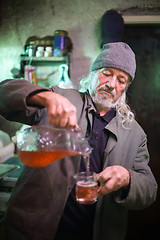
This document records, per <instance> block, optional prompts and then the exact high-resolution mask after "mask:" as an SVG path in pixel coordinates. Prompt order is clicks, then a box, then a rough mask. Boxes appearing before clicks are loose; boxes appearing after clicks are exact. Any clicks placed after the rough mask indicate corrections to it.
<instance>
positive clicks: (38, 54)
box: [36, 46, 44, 57]
mask: <svg viewBox="0 0 160 240" xmlns="http://www.w3.org/2000/svg"><path fill="white" fill-rule="evenodd" d="M43 56H44V47H43V46H39V47H37V51H36V57H43Z"/></svg>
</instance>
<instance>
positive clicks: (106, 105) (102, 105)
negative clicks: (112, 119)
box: [92, 95, 116, 110]
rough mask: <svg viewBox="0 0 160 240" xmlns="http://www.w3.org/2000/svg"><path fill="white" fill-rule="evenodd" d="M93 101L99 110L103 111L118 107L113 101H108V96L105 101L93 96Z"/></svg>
mask: <svg viewBox="0 0 160 240" xmlns="http://www.w3.org/2000/svg"><path fill="white" fill-rule="evenodd" d="M92 99H93V102H94V103H95V105H96V106H97V108H98V109H101V110H108V109H111V108H114V107H115V106H116V103H113V100H112V99H107V98H106V95H105V99H104V98H103V97H99V96H97V95H93V96H92Z"/></svg>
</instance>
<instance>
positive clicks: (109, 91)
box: [98, 86, 116, 97]
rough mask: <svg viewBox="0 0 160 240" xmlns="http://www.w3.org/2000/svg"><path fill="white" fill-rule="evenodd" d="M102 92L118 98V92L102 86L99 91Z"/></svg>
mask: <svg viewBox="0 0 160 240" xmlns="http://www.w3.org/2000/svg"><path fill="white" fill-rule="evenodd" d="M100 90H102V91H104V92H106V93H110V94H112V95H113V96H114V97H115V96H116V91H115V89H113V90H111V89H110V88H109V87H104V86H101V87H99V88H98V91H100Z"/></svg>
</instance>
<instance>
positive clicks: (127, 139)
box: [0, 42, 157, 240]
mask: <svg viewBox="0 0 160 240" xmlns="http://www.w3.org/2000/svg"><path fill="white" fill-rule="evenodd" d="M135 70H136V62H135V54H134V53H133V51H132V50H131V48H130V47H129V46H128V45H127V44H126V43H123V42H115V43H108V44H106V45H104V47H103V49H102V52H101V53H100V54H99V56H98V57H97V58H96V60H95V61H94V63H93V65H92V68H91V72H90V74H89V76H88V77H86V78H84V79H82V80H81V89H80V91H77V90H73V89H60V88H58V87H55V88H50V89H47V88H42V87H40V86H37V85H32V84H31V83H29V82H27V81H24V80H16V81H13V80H6V81H3V82H2V83H1V84H0V113H1V114H2V115H3V116H4V117H5V118H7V119H8V120H11V121H19V122H23V123H26V124H30V125H35V124H39V125H52V126H54V127H65V128H74V127H80V128H81V129H82V131H83V133H84V134H85V136H86V138H87V139H88V142H89V144H90V146H91V147H92V148H93V151H92V153H91V156H90V170H91V171H94V172H96V173H98V174H99V182H100V183H101V187H100V190H99V197H98V201H97V203H94V204H92V205H83V204H79V203H78V202H76V199H75V180H74V178H73V176H74V174H75V173H76V172H78V171H83V170H85V164H84V159H83V158H82V157H80V156H72V157H68V158H64V159H60V160H58V161H56V162H54V163H52V164H50V165H48V166H46V167H43V168H29V167H26V168H25V169H24V172H23V173H22V175H21V176H20V178H19V179H18V182H17V185H16V187H15V189H14V191H13V193H12V197H11V199H10V202H9V206H8V210H7V213H6V222H7V223H8V224H10V225H11V226H12V227H13V228H15V229H17V230H18V231H19V232H21V233H22V234H23V235H24V236H25V237H26V238H27V239H33V240H42V239H43V240H50V239H54V240H63V239H67V240H72V239H76V240H79V239H85V240H92V239H94V240H103V239H104V240H124V239H125V232H126V227H127V213H128V210H130V209H132V210H140V209H143V208H145V207H147V206H149V205H150V204H152V203H153V202H154V201H155V199H156V193H157V184H156V181H155V178H154V176H153V174H152V172H151V169H150V168H149V166H148V162H149V154H148V150H147V138H146V134H145V133H144V131H143V130H142V128H141V127H140V126H139V124H138V123H137V122H136V120H135V119H134V114H133V113H132V112H131V110H130V108H129V106H128V105H127V104H126V91H127V88H128V86H129V85H130V84H131V82H132V81H133V79H134V76H135Z"/></svg>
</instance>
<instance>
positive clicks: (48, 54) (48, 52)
mask: <svg viewBox="0 0 160 240" xmlns="http://www.w3.org/2000/svg"><path fill="white" fill-rule="evenodd" d="M44 56H45V57H51V56H53V48H52V47H50V46H47V47H46V48H45V52H44Z"/></svg>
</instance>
